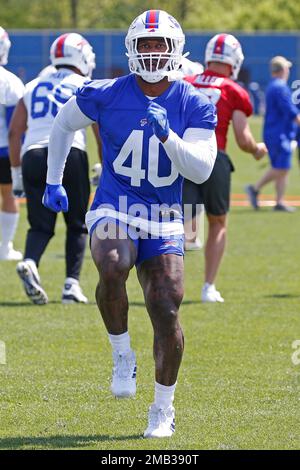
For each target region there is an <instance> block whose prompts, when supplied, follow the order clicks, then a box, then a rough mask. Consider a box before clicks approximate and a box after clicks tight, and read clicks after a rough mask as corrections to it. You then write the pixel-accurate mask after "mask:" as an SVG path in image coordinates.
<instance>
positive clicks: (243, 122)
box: [232, 110, 267, 160]
mask: <svg viewBox="0 0 300 470" xmlns="http://www.w3.org/2000/svg"><path fill="white" fill-rule="evenodd" d="M232 125H233V131H234V135H235V139H236V142H237V144H238V146H239V147H240V149H242V150H243V151H244V152H247V153H251V154H252V155H253V157H254V158H255V159H256V160H260V159H261V158H262V157H263V156H264V155H265V154H266V153H267V148H266V146H265V144H264V142H258V143H257V142H256V140H255V139H254V137H253V135H252V132H251V129H250V127H249V123H248V119H247V116H246V114H245V113H244V112H243V111H240V110H235V111H234V112H233V115H232Z"/></svg>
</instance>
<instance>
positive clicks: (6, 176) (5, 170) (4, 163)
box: [0, 156, 12, 194]
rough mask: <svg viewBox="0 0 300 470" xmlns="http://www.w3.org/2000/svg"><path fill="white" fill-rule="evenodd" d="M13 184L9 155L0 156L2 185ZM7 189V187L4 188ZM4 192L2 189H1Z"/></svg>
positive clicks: (0, 180)
mask: <svg viewBox="0 0 300 470" xmlns="http://www.w3.org/2000/svg"><path fill="white" fill-rule="evenodd" d="M11 184H12V179H11V170H10V162H9V158H8V157H1V156H0V185H1V186H2V185H3V186H9V185H11ZM3 191H5V188H3ZM1 194H2V190H1Z"/></svg>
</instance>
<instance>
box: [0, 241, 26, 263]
mask: <svg viewBox="0 0 300 470" xmlns="http://www.w3.org/2000/svg"><path fill="white" fill-rule="evenodd" d="M21 259H23V255H22V253H21V252H20V251H17V250H14V248H13V244H12V242H9V244H8V245H6V246H2V245H1V244H0V261H20V260H21Z"/></svg>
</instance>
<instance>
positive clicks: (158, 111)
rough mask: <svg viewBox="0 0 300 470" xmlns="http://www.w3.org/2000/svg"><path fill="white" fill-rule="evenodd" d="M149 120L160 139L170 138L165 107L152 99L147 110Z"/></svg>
mask: <svg viewBox="0 0 300 470" xmlns="http://www.w3.org/2000/svg"><path fill="white" fill-rule="evenodd" d="M147 121H148V124H150V126H152V129H153V132H154V134H155V135H156V137H157V138H158V139H160V140H161V139H164V138H168V136H169V132H170V128H169V121H168V118H167V111H166V110H165V108H163V107H162V106H160V105H159V104H157V103H154V102H153V101H151V103H150V104H149V106H148V110H147Z"/></svg>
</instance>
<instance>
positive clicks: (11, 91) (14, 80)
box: [3, 74, 24, 107]
mask: <svg viewBox="0 0 300 470" xmlns="http://www.w3.org/2000/svg"><path fill="white" fill-rule="evenodd" d="M23 93H24V85H23V83H22V81H21V80H20V79H19V78H18V77H16V76H15V75H13V74H10V75H9V79H8V80H7V82H6V89H5V98H4V99H3V101H4V104H5V106H9V107H10V106H16V104H17V103H18V101H19V99H20V98H22V96H23Z"/></svg>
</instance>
